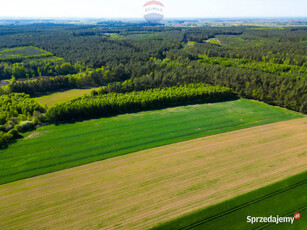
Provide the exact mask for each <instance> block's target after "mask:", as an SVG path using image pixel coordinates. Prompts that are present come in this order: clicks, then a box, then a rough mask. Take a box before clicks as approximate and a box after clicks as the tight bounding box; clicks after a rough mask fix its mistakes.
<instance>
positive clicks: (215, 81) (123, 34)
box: [0, 22, 307, 143]
mask: <svg viewBox="0 0 307 230" xmlns="http://www.w3.org/2000/svg"><path fill="white" fill-rule="evenodd" d="M306 54H307V27H304V26H301V27H284V28H282V27H272V28H269V27H257V26H232V27H210V26H203V27H194V28H188V27H167V26H162V25H156V26H148V25H145V24H136V23H130V24H129V23H128V24H127V23H119V22H112V23H98V24H97V25H68V24H65V25H61V24H48V23H46V24H32V25H19V26H16V25H14V26H12V25H6V26H0V81H1V84H2V86H1V88H0V95H2V97H3V98H2V99H3V100H5V101H7V100H11V101H14V98H19V99H18V100H21V98H23V99H22V100H21V101H24V103H25V104H29V105H30V104H31V105H32V104H33V106H38V105H37V104H35V103H34V102H33V101H31V98H30V97H34V96H37V95H41V94H49V93H52V92H56V91H59V90H68V89H75V88H91V87H98V86H101V88H100V89H99V90H97V91H93V92H92V94H91V95H90V96H87V97H83V98H82V99H76V100H75V101H72V102H69V103H67V104H65V105H58V106H56V107H54V108H41V107H35V109H34V110H31V109H30V110H29V111H26V113H24V111H23V110H20V109H18V108H16V107H14V106H13V104H14V103H13V104H10V103H9V104H8V107H7V106H3V104H2V106H1V109H2V110H1V111H0V114H1V122H2V123H1V136H5V135H6V136H8V135H9V134H8V133H9V132H10V131H11V130H16V131H17V132H18V133H20V132H21V131H22V130H27V129H26V128H20V127H19V126H18V125H20V124H21V122H26V121H28V123H27V125H28V126H29V127H30V126H31V125H30V124H29V122H31V124H33V125H32V126H35V125H37V124H41V123H44V122H58V121H66V120H67V121H68V120H76V119H86V118H89V117H99V116H102V115H105V113H103V112H99V111H101V110H97V111H96V110H95V108H97V106H98V107H99V108H102V107H101V105H102V104H103V103H104V102H103V101H104V100H106V99H105V98H112V100H113V99H114V98H117V99H116V100H128V101H129V100H130V99H131V98H130V97H131V95H134V93H135V92H142V93H140V94H141V95H142V97H144V98H147V99H148V103H149V104H147V102H146V103H145V104H146V106H144V107H142V106H139V104H137V103H139V102H136V104H133V103H132V104H133V106H135V109H132V110H130V109H128V108H130V106H132V104H129V105H123V107H116V106H118V105H116V106H115V104H116V103H119V102H116V103H115V102H114V103H115V104H114V105H113V104H112V105H113V106H115V107H116V108H117V110H114V111H113V113H115V114H116V113H120V112H125V111H126V112H131V111H135V110H140V109H150V108H151V106H153V104H155V102H154V101H155V100H156V99H152V98H155V97H154V96H153V97H152V98H151V97H150V96H149V94H154V95H155V94H159V93H157V92H161V89H162V88H166V87H167V88H168V89H169V90H171V89H173V88H172V87H177V89H176V90H179V91H178V92H180V93H182V94H183V99H182V100H183V101H186V102H187V103H190V102H193V100H190V99H189V96H187V97H184V95H185V93H183V91H181V88H180V87H187V86H184V85H189V84H198V83H201V84H210V85H217V86H218V87H228V88H230V90H231V92H232V93H234V94H236V95H238V96H241V97H245V98H251V99H256V100H260V101H263V102H266V103H269V104H272V105H278V106H281V107H285V108H288V109H291V110H295V111H299V112H302V113H307V55H306ZM178 87H179V88H178ZM188 88H189V87H188ZM189 89H190V90H191V88H189ZM173 90H174V89H173ZM144 92H147V94H146V93H144ZM19 93H20V94H19ZM23 93H26V94H27V95H24V94H23ZM232 93H230V92H228V91H227V94H225V95H226V96H228V97H229V98H230V99H231V98H233V94H232ZM16 95H23V96H16ZM29 95H30V97H29ZM108 95H109V96H108ZM115 95H117V96H115ZM118 95H125V97H127V98H122V97H124V96H122V97H119V96H118ZM8 98H10V99H8ZM103 98H104V99H103ZM217 98H219V96H218V95H217ZM224 99H226V98H223V100H224ZM114 100H115V99H114ZM131 100H132V101H133V100H134V99H131ZM152 100H153V101H152ZM161 100H162V99H161ZM210 100H212V98H211V99H210ZM210 100H209V101H210ZM204 101H206V100H204ZM112 103H113V102H112ZM129 103H130V102H129ZM159 103H162V104H163V103H165V102H164V101H163V100H162V101H160V102H159ZM172 103H173V102H172ZM172 103H169V104H167V103H166V104H167V105H169V106H171V105H173V104H172ZM25 104H24V105H25ZM10 106H11V107H12V109H11V110H10V109H9V107H10ZM133 106H132V108H134V107H133ZM29 107H30V108H32V107H31V106H29ZM154 107H155V108H158V106H154ZM124 108H125V109H124ZM46 111H47V112H46ZM57 111H58V112H57ZM67 111H70V112H67ZM71 111H73V112H71ZM89 111H91V112H89ZM116 111H117V112H116ZM45 112H46V113H45ZM111 113H112V112H111ZM46 114H47V115H48V116H47V115H46ZM91 114H92V115H91ZM33 119H34V120H35V122H33ZM9 124H11V125H9ZM16 126H17V128H16ZM22 126H24V124H23V123H22ZM32 126H31V127H32ZM25 127H26V125H25ZM12 132H14V133H15V134H16V132H15V131H12ZM15 136H17V134H16V135H15ZM9 137H11V136H9ZM2 139H3V140H4V139H5V141H3V143H7V142H8V140H9V139H10V138H7V137H5V138H2Z"/></svg>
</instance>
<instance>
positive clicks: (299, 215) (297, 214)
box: [294, 212, 302, 220]
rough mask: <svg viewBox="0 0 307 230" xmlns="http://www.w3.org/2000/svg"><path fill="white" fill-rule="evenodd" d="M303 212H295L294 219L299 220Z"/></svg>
mask: <svg viewBox="0 0 307 230" xmlns="http://www.w3.org/2000/svg"><path fill="white" fill-rule="evenodd" d="M301 217H302V216H301V214H300V213H299V212H297V213H295V214H294V219H296V220H299V219H301Z"/></svg>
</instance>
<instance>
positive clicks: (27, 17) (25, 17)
mask: <svg viewBox="0 0 307 230" xmlns="http://www.w3.org/2000/svg"><path fill="white" fill-rule="evenodd" d="M6 19H33V20H35V19H46V20H48V19H66V20H70V19H139V20H143V19H144V18H143V17H43V16H38V17H31V16H4V17H1V16H0V20H6ZM166 19H179V20H180V19H195V20H196V19H197V20H201V19H307V16H281V17H278V16H276V17H270V16H267V17H265V16H261V17H257V16H244V17H165V18H164V20H166Z"/></svg>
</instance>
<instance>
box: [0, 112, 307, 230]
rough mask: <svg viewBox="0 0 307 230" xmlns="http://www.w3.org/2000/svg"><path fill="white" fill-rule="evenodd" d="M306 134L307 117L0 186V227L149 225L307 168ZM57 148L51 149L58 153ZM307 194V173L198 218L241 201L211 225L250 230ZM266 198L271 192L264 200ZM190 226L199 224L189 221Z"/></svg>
mask: <svg viewBox="0 0 307 230" xmlns="http://www.w3.org/2000/svg"><path fill="white" fill-rule="evenodd" d="M160 112H161V111H160ZM164 112H165V113H166V111H165V110H164ZM156 116H157V113H156ZM199 119H201V117H199ZM127 123H129V122H127ZM178 132H179V131H178ZM76 135H78V133H76ZM97 135H98V134H97ZM130 135H132V134H130ZM140 135H141V134H140ZM88 136H90V134H88ZM92 136H93V135H92ZM59 137H61V133H59ZM162 137H163V136H162ZM306 139H307V118H306V117H305V118H301V119H294V120H290V121H283V122H276V123H273V124H267V125H261V126H256V127H251V128H247V129H242V130H235V131H232V132H227V133H221V134H217V135H211V136H207V137H202V138H197V139H193V140H188V141H183V142H179V143H174V144H171V145H166V146H160V147H157V148H152V149H146V150H143V151H139V152H135V153H131V154H126V155H123V156H119V157H114V158H110V159H106V160H104V161H97V162H93V163H90V164H86V165H82V166H78V167H74V168H69V169H66V170H61V171H57V172H53V173H48V174H45V175H40V176H36V177H32V178H28V179H24V180H20V181H15V182H12V183H7V184H3V185H0V197H1V199H0V228H1V229H124V230H127V229H133V230H134V229H148V228H150V227H154V226H157V225H159V224H160V223H165V222H166V221H169V220H174V219H176V218H179V217H181V216H185V215H187V214H189V213H193V212H195V211H197V210H200V209H203V208H205V207H210V206H212V205H216V204H218V203H220V202H223V201H226V200H229V199H231V198H234V197H236V196H240V195H243V194H246V193H248V192H251V191H253V190H255V189H259V188H261V187H264V186H267V185H270V184H272V183H275V182H278V181H281V180H283V179H286V178H289V177H291V176H294V175H297V174H299V173H302V172H305V171H306V164H307V153H306V149H307V142H306ZM42 144H45V145H47V142H43V143H42ZM72 144H73V143H72ZM66 145H69V143H66ZM80 146H81V145H80ZM80 146H79V148H81V147H80ZM40 147H41V148H42V149H43V148H44V146H43V145H41V146H40ZM46 147H48V146H46ZM61 148H64V146H61ZM99 150H100V151H101V152H102V150H103V149H99ZM57 153H58V152H56V151H53V154H54V156H57V155H58V154H57ZM50 161H52V159H51V160H50ZM41 162H42V163H44V161H43V160H41ZM301 181H302V182H301ZM304 181H305V183H303V182H304ZM298 183H299V185H295V184H298ZM293 185H295V186H293ZM275 191H277V192H275ZM305 192H306V174H305V176H304V177H303V178H301V179H299V180H297V181H296V182H293V183H292V182H291V184H287V183H286V184H285V185H282V186H280V187H279V188H273V189H266V190H265V191H264V192H260V193H255V194H253V195H248V196H247V197H245V198H244V197H243V198H242V197H241V198H239V199H236V200H235V202H232V203H229V205H228V204H226V205H224V206H223V208H213V209H210V210H211V211H210V212H208V213H207V212H205V214H204V215H203V213H204V212H202V213H201V215H196V217H197V218H199V219H200V220H203V217H204V218H207V217H208V218H209V217H211V216H215V215H219V214H220V213H221V214H223V213H225V211H227V210H228V208H229V209H230V210H234V208H235V207H237V206H240V209H238V210H237V211H235V212H234V213H233V214H232V213H229V214H227V215H225V217H221V218H220V219H223V218H225V221H220V220H219V219H216V220H212V225H211V222H209V224H208V227H209V226H210V228H209V229H212V226H215V223H216V224H217V226H218V227H215V228H214V229H224V227H225V226H224V225H223V223H225V225H229V224H231V223H232V224H236V226H238V229H249V228H245V227H246V225H245V222H246V216H247V215H260V216H261V215H268V214H273V215H274V214H279V215H288V213H289V215H293V214H294V213H295V211H296V210H297V211H301V209H300V207H302V206H304V205H305V204H306V201H307V200H306V196H305ZM267 194H273V195H274V196H271V195H270V196H267ZM264 196H267V197H265V199H263V198H261V197H264ZM246 204H248V205H246ZM297 204H299V206H297ZM277 206H278V208H276V209H275V207H277ZM219 207H220V206H219ZM261 207H263V208H264V209H263V208H261ZM302 214H303V213H302ZM228 215H229V216H228ZM193 218H194V217H193ZM303 218H304V216H303V217H302V221H303ZM199 219H197V220H199ZM192 220H194V219H192ZM231 221H233V222H231ZM185 223H188V224H191V223H194V221H190V220H189V219H188V222H185ZM298 223H300V222H299V221H298ZM176 225H177V224H176ZM173 226H174V225H173ZM280 226H282V225H280ZM201 227H203V226H201ZM239 227H240V228H239ZM248 227H251V226H250V225H249V226H248ZM255 227H256V225H255ZM176 228H177V227H176ZM171 229H173V228H171ZM269 229H271V228H270V226H269ZM298 229H299V228H298Z"/></svg>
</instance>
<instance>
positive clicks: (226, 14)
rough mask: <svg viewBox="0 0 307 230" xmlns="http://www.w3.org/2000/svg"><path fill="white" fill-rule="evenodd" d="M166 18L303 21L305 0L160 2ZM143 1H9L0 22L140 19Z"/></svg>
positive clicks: (0, 11)
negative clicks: (7, 19) (59, 19)
mask: <svg viewBox="0 0 307 230" xmlns="http://www.w3.org/2000/svg"><path fill="white" fill-rule="evenodd" d="M160 1H161V2H162V3H163V4H164V5H165V11H164V15H165V17H166V18H293V17H299V18H301V17H304V18H305V17H307V1H306V0H292V1H291V2H290V1H288V0H232V1H228V0H219V1H218V2H217V1H203V0H190V1H178V0H160ZM146 2H147V1H146V0H130V1H124V0H112V1H102V0H87V1H84V0H40V1H38V0H10V1H4V2H3V3H1V8H0V18H15V17H21V18H29V17H30V18H126V19H129V18H142V16H143V14H144V9H143V5H144V4H145V3H146Z"/></svg>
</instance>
